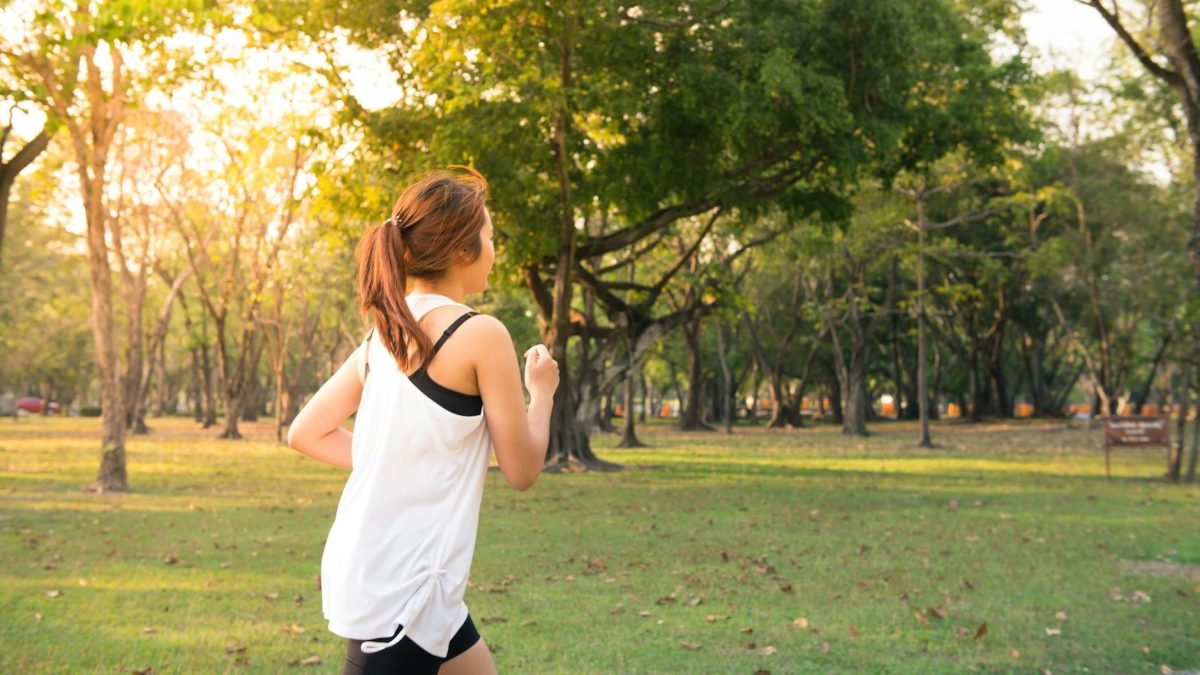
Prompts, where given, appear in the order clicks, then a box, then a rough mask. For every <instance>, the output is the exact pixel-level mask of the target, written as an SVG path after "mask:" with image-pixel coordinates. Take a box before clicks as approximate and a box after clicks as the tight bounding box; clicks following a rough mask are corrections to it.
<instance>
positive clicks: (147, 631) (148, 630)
mask: <svg viewBox="0 0 1200 675" xmlns="http://www.w3.org/2000/svg"><path fill="white" fill-rule="evenodd" d="M157 632H158V629H156V628H154V627H153V626H142V633H143V634H147V635H148V634H150V633H157Z"/></svg>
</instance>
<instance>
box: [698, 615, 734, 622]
mask: <svg viewBox="0 0 1200 675" xmlns="http://www.w3.org/2000/svg"><path fill="white" fill-rule="evenodd" d="M728 618H729V615H728V614H726V615H724V616H719V615H717V614H706V615H704V619H705V621H708V622H709V623H712V622H714V621H724V620H725V619H728Z"/></svg>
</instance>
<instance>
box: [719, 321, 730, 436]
mask: <svg viewBox="0 0 1200 675" xmlns="http://www.w3.org/2000/svg"><path fill="white" fill-rule="evenodd" d="M716 324H717V358H718V360H719V362H720V364H721V381H722V382H723V383H724V396H722V397H721V422H722V423H723V424H724V427H725V433H726V434H727V435H728V434H732V433H733V398H734V391H733V373H732V372H731V371H730V370H729V354H728V352H727V350H726V349H725V329H724V328H722V327H721V321H720V320H719V319H718V320H717V322H716Z"/></svg>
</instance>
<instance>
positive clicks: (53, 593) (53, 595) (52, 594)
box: [46, 589, 62, 598]
mask: <svg viewBox="0 0 1200 675" xmlns="http://www.w3.org/2000/svg"><path fill="white" fill-rule="evenodd" d="M60 595H62V591H60V590H57V589H55V590H52V591H46V597H47V598H57V597H58V596H60Z"/></svg>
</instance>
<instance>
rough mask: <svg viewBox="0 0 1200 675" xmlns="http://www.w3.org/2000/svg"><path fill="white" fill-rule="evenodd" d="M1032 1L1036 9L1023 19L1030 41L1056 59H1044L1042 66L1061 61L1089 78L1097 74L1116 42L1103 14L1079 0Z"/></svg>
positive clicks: (1042, 51)
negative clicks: (1101, 15)
mask: <svg viewBox="0 0 1200 675" xmlns="http://www.w3.org/2000/svg"><path fill="white" fill-rule="evenodd" d="M1029 4H1030V6H1031V7H1032V8H1033V9H1032V11H1030V12H1028V13H1027V14H1025V16H1024V18H1023V21H1022V23H1023V24H1024V25H1025V30H1026V31H1027V32H1028V35H1029V44H1030V45H1031V46H1033V47H1035V48H1036V49H1037V50H1038V51H1039V52H1041V53H1043V54H1044V55H1046V57H1048V59H1052V60H1047V59H1041V60H1040V61H1041V62H1040V63H1039V65H1040V66H1041V68H1039V70H1041V69H1043V68H1045V67H1047V66H1049V64H1050V63H1053V62H1055V61H1057V63H1058V64H1059V65H1067V66H1070V67H1071V68H1073V69H1074V70H1076V71H1078V72H1079V74H1080V75H1082V76H1083V77H1084V78H1085V79H1092V78H1094V77H1095V76H1096V75H1097V74H1098V72H1099V68H1100V67H1101V66H1103V64H1104V63H1105V61H1106V60H1107V53H1108V51H1109V49H1110V48H1111V47H1112V45H1113V42H1114V33H1113V32H1112V29H1111V28H1109V26H1108V24H1107V23H1105V22H1104V19H1102V18H1100V14H1099V13H1098V12H1096V10H1094V9H1092V8H1091V7H1086V6H1084V5H1082V4H1080V3H1078V2H1076V1H1075V0H1032V2H1030V3H1029Z"/></svg>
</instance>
